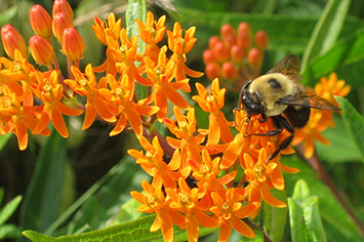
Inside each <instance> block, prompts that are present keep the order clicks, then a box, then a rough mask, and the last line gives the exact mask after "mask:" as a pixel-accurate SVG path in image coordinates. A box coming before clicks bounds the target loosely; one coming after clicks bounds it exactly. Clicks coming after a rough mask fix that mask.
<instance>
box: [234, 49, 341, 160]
mask: <svg viewBox="0 0 364 242" xmlns="http://www.w3.org/2000/svg"><path fill="white" fill-rule="evenodd" d="M299 72H300V58H299V57H298V56H294V55H288V56H286V57H284V58H283V59H282V60H281V61H279V62H278V63H277V64H276V65H275V66H274V67H273V68H272V69H271V70H270V71H268V72H267V73H266V74H265V75H262V76H260V77H258V78H256V79H254V80H250V81H248V82H246V83H245V84H244V86H243V87H242V89H241V91H240V96H239V106H238V108H236V110H242V109H243V110H244V111H245V113H246V114H247V120H246V122H247V126H246V130H245V133H246V134H247V135H256V136H275V135H278V134H280V133H281V132H282V131H283V129H286V130H287V131H288V132H289V133H290V136H289V137H288V138H286V139H285V140H283V141H282V143H281V144H279V146H278V148H277V149H276V150H275V151H274V152H273V153H272V154H271V155H270V157H269V158H268V160H267V162H268V161H270V160H272V159H273V158H274V157H276V156H277V155H278V154H279V152H281V151H282V150H284V149H285V148H287V147H288V146H289V144H290V143H291V142H292V139H293V137H294V128H303V127H304V126H305V125H306V124H307V122H308V120H309V118H310V113H311V108H315V109H322V110H330V111H339V110H340V109H339V108H337V107H336V106H334V105H333V104H331V103H330V102H329V101H327V100H326V99H324V98H321V97H319V96H317V94H316V92H315V91H314V90H313V89H312V88H309V87H306V86H304V85H303V84H301V81H302V77H301V76H300V75H299ZM255 115H261V117H262V118H261V119H258V120H259V122H260V123H263V122H266V121H267V117H270V118H271V119H272V120H273V125H274V126H275V128H276V129H275V130H271V131H269V132H267V133H263V134H258V133H257V134H248V126H249V122H250V119H251V117H252V116H255Z"/></svg>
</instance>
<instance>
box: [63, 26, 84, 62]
mask: <svg viewBox="0 0 364 242" xmlns="http://www.w3.org/2000/svg"><path fill="white" fill-rule="evenodd" d="M85 49H86V46H85V42H84V41H83V39H82V37H81V35H80V34H79V33H78V32H77V30H76V29H74V28H73V27H70V28H66V29H65V30H64V31H63V36H62V52H63V53H64V54H65V55H66V56H67V57H68V59H69V60H80V59H82V57H83V52H85Z"/></svg>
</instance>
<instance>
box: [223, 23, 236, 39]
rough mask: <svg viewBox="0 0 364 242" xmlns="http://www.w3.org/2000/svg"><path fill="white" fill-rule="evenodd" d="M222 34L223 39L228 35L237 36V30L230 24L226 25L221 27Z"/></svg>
mask: <svg viewBox="0 0 364 242" xmlns="http://www.w3.org/2000/svg"><path fill="white" fill-rule="evenodd" d="M220 34H221V36H222V38H225V37H226V36H228V35H232V36H235V29H234V28H233V27H232V26H231V25H230V24H224V25H223V26H221V29H220Z"/></svg>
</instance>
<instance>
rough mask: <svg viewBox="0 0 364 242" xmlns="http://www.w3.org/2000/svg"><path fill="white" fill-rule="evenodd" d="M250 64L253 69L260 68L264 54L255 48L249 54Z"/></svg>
mask: <svg viewBox="0 0 364 242" xmlns="http://www.w3.org/2000/svg"><path fill="white" fill-rule="evenodd" d="M248 63H249V65H250V66H252V67H260V66H262V64H263V52H262V51H260V50H259V49H257V48H253V49H251V50H250V51H249V53H248Z"/></svg>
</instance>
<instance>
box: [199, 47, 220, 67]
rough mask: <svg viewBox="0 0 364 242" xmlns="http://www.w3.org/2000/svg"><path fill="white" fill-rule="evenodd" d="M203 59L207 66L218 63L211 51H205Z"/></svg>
mask: <svg viewBox="0 0 364 242" xmlns="http://www.w3.org/2000/svg"><path fill="white" fill-rule="evenodd" d="M202 57H203V61H204V63H205V64H208V63H212V62H216V61H217V60H216V58H215V56H214V54H213V53H212V51H211V50H205V51H204V52H203V55H202Z"/></svg>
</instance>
